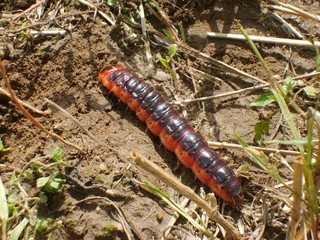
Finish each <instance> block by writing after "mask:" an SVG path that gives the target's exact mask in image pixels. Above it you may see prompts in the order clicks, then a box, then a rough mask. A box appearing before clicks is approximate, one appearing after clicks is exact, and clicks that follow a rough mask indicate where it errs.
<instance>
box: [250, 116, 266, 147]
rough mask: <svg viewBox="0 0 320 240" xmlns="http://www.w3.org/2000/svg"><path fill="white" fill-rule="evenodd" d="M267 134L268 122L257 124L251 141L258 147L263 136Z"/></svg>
mask: <svg viewBox="0 0 320 240" xmlns="http://www.w3.org/2000/svg"><path fill="white" fill-rule="evenodd" d="M268 132H269V121H266V120H265V121H261V122H257V123H256V125H255V126H254V138H253V141H254V142H255V143H258V144H259V145H260V144H261V143H262V141H263V139H264V136H265V135H266V134H267V133H268Z"/></svg>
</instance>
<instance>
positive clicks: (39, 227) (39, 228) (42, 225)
mask: <svg viewBox="0 0 320 240" xmlns="http://www.w3.org/2000/svg"><path fill="white" fill-rule="evenodd" d="M52 222H53V219H52V218H43V219H39V220H38V221H37V224H36V227H35V232H37V233H42V232H43V231H45V230H46V229H47V228H48V226H49V224H50V223H52Z"/></svg>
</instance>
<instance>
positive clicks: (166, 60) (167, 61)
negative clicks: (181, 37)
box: [157, 44, 177, 81]
mask: <svg viewBox="0 0 320 240" xmlns="http://www.w3.org/2000/svg"><path fill="white" fill-rule="evenodd" d="M176 52H177V45H176V44H171V45H170V47H169V50H168V54H169V55H168V56H165V58H163V57H162V56H161V54H160V53H158V54H157V58H158V59H159V61H160V62H161V64H162V65H163V66H164V67H165V68H166V69H167V70H168V71H169V72H170V74H171V77H172V79H173V80H175V81H176V80H177V73H176V72H175V70H174V69H173V68H172V67H171V66H170V62H171V60H172V59H173V57H174V56H175V55H176Z"/></svg>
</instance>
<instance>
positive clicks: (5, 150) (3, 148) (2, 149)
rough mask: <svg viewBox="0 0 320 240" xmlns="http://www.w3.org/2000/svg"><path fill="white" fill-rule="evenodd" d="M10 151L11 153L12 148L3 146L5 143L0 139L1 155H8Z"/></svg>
mask: <svg viewBox="0 0 320 240" xmlns="http://www.w3.org/2000/svg"><path fill="white" fill-rule="evenodd" d="M9 151H10V148H5V147H4V146H3V143H2V141H1V139H0V153H6V152H9Z"/></svg>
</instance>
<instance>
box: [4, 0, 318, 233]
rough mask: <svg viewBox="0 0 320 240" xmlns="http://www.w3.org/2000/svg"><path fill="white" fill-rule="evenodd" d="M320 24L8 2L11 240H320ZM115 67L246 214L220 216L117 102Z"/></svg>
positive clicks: (219, 205)
mask: <svg viewBox="0 0 320 240" xmlns="http://www.w3.org/2000/svg"><path fill="white" fill-rule="evenodd" d="M319 9H320V7H319V1H293V0H287V1H275V0H272V1H240V0H239V1H204V0H200V1H167V0H157V1H156V0H148V1H122V0H111V1H106V0H101V1H96V0H79V1H73V0H67V1H49V0H34V1H26V0H19V1H10V0H4V1H2V2H1V3H0V58H1V76H2V78H1V85H0V174H1V178H0V221H1V222H0V225H1V228H0V229H1V235H0V236H1V239H22V238H24V239H29V238H46V239H173V238H175V239H182V238H193V239H208V238H210V237H209V236H213V237H215V238H217V239H232V238H233V239H319V238H320V236H319V232H320V230H319V202H320V199H319V195H320V194H319V186H320V184H319V181H320V177H319V176H320V175H319V174H320V167H319V166H320V156H319V154H320V148H319V146H320V142H319V135H320V125H319V122H320V121H319V115H320V114H319V97H320V84H319V82H320V81H319V73H320V57H319V37H320V30H319V29H320V27H319V19H320V18H319V16H320V12H319ZM213 33H214V35H215V36H219V38H223V39H214V38H211V37H210V36H212V35H213ZM208 35H209V37H208ZM230 36H231V37H236V38H237V39H238V38H241V39H242V41H234V39H231V38H230ZM243 39H245V41H243ZM256 40H258V41H259V42H258V41H256ZM278 43H281V45H279V44H278ZM301 43H302V45H301ZM306 46H307V47H306ZM109 64H112V65H115V64H121V65H125V66H126V67H128V68H132V69H133V70H134V71H135V72H138V73H139V74H140V75H141V77H142V78H144V79H146V81H148V82H149V83H150V84H152V85H153V86H154V87H155V88H156V89H157V90H158V91H161V92H162V93H163V95H166V96H167V97H168V99H169V100H170V101H171V102H172V103H173V104H174V105H175V107H176V108H177V109H178V110H179V111H180V112H181V113H182V114H183V115H184V116H185V117H186V118H187V119H188V120H189V121H190V123H191V124H192V125H193V126H194V127H196V128H197V130H198V131H199V132H200V133H201V134H202V135H203V136H204V137H205V138H206V139H207V140H208V142H209V144H210V145H211V146H212V147H213V148H214V149H215V150H216V151H218V152H219V154H221V155H222V156H224V158H225V160H226V161H227V162H228V164H229V165H230V167H232V168H233V169H234V170H235V171H236V173H237V175H238V176H239V178H240V180H241V182H242V184H243V189H244V190H243V193H244V203H243V205H242V206H241V208H239V209H233V208H232V207H230V206H229V205H225V203H223V202H222V201H221V200H220V199H217V200H212V198H211V197H210V194H209V193H210V191H209V189H208V188H207V187H204V186H203V185H201V183H199V181H197V180H195V179H194V176H193V175H192V174H191V172H190V171H189V170H186V169H185V168H184V167H181V166H178V165H177V162H176V158H175V157H174V156H173V155H172V154H171V153H169V152H167V151H166V150H165V149H164V148H163V147H162V146H161V145H160V142H159V141H158V140H157V139H155V138H153V137H152V136H151V134H148V133H147V132H146V131H145V127H144V125H143V124H142V123H140V122H139V121H138V120H136V118H135V116H134V115H133V114H132V113H131V112H130V111H129V110H126V109H125V106H124V105H123V104H121V103H119V102H118V100H117V99H115V98H114V97H112V96H110V95H108V93H107V92H105V90H104V89H103V88H102V87H101V86H100V85H99V83H98V80H97V76H98V73H99V70H100V69H101V68H102V67H104V66H106V65H109ZM11 88H12V89H11ZM15 95H16V96H15ZM49 99H50V100H49ZM16 106H17V107H18V108H16ZM19 109H20V110H21V111H22V112H23V114H22V112H20V110H19ZM27 109H28V110H27ZM29 110H30V113H29ZM40 123H41V124H40ZM33 124H35V125H36V126H38V128H35V127H34V125H33ZM48 134H51V135H52V136H54V137H58V138H59V139H60V140H63V141H64V143H63V142H60V141H57V140H56V139H55V138H51V137H48ZM70 143H72V144H70ZM69 146H71V147H69ZM83 149H85V151H84V150H83ZM132 149H137V152H139V154H138V153H137V152H134V153H133V156H134V157H135V158H139V159H143V160H146V161H147V162H148V161H152V162H154V163H155V164H156V165H158V167H160V170H159V171H158V172H160V175H159V176H155V175H157V174H155V173H154V172H152V174H151V173H149V172H148V171H154V170H150V169H149V170H146V169H141V168H140V167H139V166H138V165H137V164H136V163H135V162H133V161H132V159H131V157H130V152H131V150H132ZM152 169H154V168H153V167H152ZM161 173H163V175H164V176H166V177H168V176H169V177H170V180H169V182H168V181H167V182H166V180H162V177H161ZM171 175H174V176H175V177H176V178H178V179H180V181H181V182H182V183H183V184H184V185H187V186H188V187H190V188H192V190H190V189H189V188H187V187H184V186H183V185H182V186H180V185H178V184H179V182H178V183H177V184H174V186H172V183H171V182H176V179H175V178H171ZM166 177H165V178H166ZM142 182H144V184H142ZM146 186H149V187H150V188H151V189H153V191H154V192H152V190H150V188H149V189H148V188H146ZM151 186H152V187H151ZM177 186H179V187H177ZM171 187H172V188H171ZM185 188H186V189H188V190H186V191H187V192H188V194H186V193H183V190H182V189H185ZM151 192H152V194H151ZM160 192H161V194H159V193H160ZM154 193H157V194H155V195H153V194H154ZM194 193H196V195H194ZM182 195H185V197H183V196H182ZM161 196H162V197H161ZM163 196H167V197H163ZM200 196H201V197H200ZM167 201H168V202H171V203H179V204H176V205H177V206H180V208H181V211H180V210H177V209H176V208H173V207H172V205H167ZM210 201H212V203H209V202H210ZM173 205H174V204H173ZM210 205H211V206H215V207H214V208H212V207H210ZM181 206H182V207H181ZM177 212H179V213H180V214H181V215H177ZM181 216H183V217H181ZM185 219H189V220H188V221H186V220H185ZM191 223H192V224H191ZM195 226H198V227H195Z"/></svg>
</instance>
